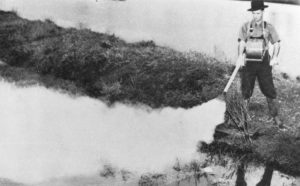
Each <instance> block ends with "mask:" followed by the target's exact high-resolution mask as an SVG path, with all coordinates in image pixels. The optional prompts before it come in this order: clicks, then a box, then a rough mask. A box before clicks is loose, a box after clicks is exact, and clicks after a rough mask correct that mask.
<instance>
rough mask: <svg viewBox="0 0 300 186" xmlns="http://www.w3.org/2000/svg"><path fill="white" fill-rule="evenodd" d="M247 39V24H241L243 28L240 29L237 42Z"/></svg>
mask: <svg viewBox="0 0 300 186" xmlns="http://www.w3.org/2000/svg"><path fill="white" fill-rule="evenodd" d="M246 39H247V23H245V24H243V26H242V27H241V28H240V31H239V36H238V41H239V42H240V41H241V40H243V41H246Z"/></svg>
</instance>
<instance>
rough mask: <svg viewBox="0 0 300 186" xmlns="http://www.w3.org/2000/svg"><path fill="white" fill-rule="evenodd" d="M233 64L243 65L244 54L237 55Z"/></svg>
mask: <svg viewBox="0 0 300 186" xmlns="http://www.w3.org/2000/svg"><path fill="white" fill-rule="evenodd" d="M235 66H240V67H243V66H245V55H244V54H241V55H239V56H238V59H237V61H236V64H235Z"/></svg>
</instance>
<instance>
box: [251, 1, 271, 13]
mask: <svg viewBox="0 0 300 186" xmlns="http://www.w3.org/2000/svg"><path fill="white" fill-rule="evenodd" d="M267 7H269V6H268V5H265V4H264V1H263V0H252V1H251V8H250V9H248V11H255V10H263V9H265V8H267Z"/></svg>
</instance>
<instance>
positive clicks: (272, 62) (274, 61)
mask: <svg viewBox="0 0 300 186" xmlns="http://www.w3.org/2000/svg"><path fill="white" fill-rule="evenodd" d="M278 64H279V61H278V58H277V57H273V58H272V59H271V61H270V66H271V67H274V66H275V65H278Z"/></svg>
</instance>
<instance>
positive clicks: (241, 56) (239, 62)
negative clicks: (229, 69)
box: [236, 40, 246, 66]
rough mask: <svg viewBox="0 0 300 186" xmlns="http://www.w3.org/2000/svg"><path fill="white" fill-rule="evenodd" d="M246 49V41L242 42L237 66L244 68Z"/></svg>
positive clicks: (239, 45)
mask: <svg viewBox="0 0 300 186" xmlns="http://www.w3.org/2000/svg"><path fill="white" fill-rule="evenodd" d="M245 48H246V43H245V41H244V40H240V41H239V44H238V59H237V61H236V66H244V65H245V59H244V51H245Z"/></svg>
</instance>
